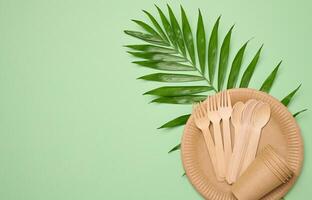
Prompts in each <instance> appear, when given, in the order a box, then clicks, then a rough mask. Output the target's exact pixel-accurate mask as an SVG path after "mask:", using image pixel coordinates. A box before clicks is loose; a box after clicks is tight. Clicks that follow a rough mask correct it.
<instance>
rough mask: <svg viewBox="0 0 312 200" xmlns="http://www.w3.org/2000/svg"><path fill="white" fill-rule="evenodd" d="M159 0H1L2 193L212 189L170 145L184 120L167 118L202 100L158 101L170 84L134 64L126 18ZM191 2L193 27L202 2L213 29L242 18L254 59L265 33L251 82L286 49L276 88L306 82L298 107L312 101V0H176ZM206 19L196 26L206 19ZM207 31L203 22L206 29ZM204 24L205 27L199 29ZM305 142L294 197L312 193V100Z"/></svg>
mask: <svg viewBox="0 0 312 200" xmlns="http://www.w3.org/2000/svg"><path fill="white" fill-rule="evenodd" d="M154 3H157V4H158V5H159V6H160V7H161V8H164V9H165V3H166V2H165V1H160V0H158V1H157V0H155V1H147V0H131V1H122V0H114V1H107V0H102V1H100V0H85V1H82V0H78V1H77V0H51V1H49V0H28V1H23V0H19V1H18V0H0V94H1V97H0V199H2V200H42V199H44V200H56V199H57V200H86V199H92V200H96V199H149V200H150V199H155V200H156V199H157V200H158V199H188V200H189V199H201V197H200V196H199V195H198V194H197V193H196V192H195V190H194V189H193V188H192V187H191V185H190V184H189V182H188V181H187V179H186V177H181V175H182V173H183V169H182V165H181V161H180V155H179V153H178V152H174V153H172V154H167V151H168V150H169V149H170V148H172V147H173V146H174V145H176V144H177V143H178V142H179V140H180V137H181V132H182V127H180V128H176V129H174V130H170V131H169V130H157V129H156V128H157V127H158V126H160V125H161V124H163V123H164V122H166V121H168V120H170V119H172V118H174V117H176V116H179V115H181V114H186V113H188V112H190V109H191V108H190V106H180V105H156V104H148V101H150V100H151V98H150V97H146V96H142V95H141V94H142V93H144V92H145V91H147V90H149V89H151V88H153V87H155V86H158V85H160V84H157V83H145V82H143V81H138V80H135V79H136V78H137V77H138V76H141V75H144V74H146V73H148V72H150V71H149V70H147V69H141V68H139V67H137V66H135V65H133V64H131V61H133V58H132V57H131V56H129V55H127V54H126V53H125V48H124V47H122V46H123V45H125V44H130V43H139V42H138V41H137V40H135V39H132V38H130V37H128V36H126V35H125V34H124V33H123V30H124V29H136V30H137V29H138V27H137V26H136V25H134V24H133V23H131V21H130V19H132V18H138V19H146V17H145V16H144V14H143V13H142V12H141V9H147V10H149V11H151V12H152V13H153V14H156V12H155V8H154V6H153V4H154ZM168 3H170V5H172V7H173V9H174V10H175V12H176V13H177V12H178V11H179V4H182V5H183V6H184V8H185V10H186V12H187V14H188V16H189V20H190V23H191V24H192V26H193V28H195V25H196V18H197V8H201V10H202V13H203V16H204V20H205V25H206V31H208V32H209V33H210V31H211V28H212V25H213V23H214V21H215V20H216V18H217V17H218V16H219V15H220V14H222V19H221V24H220V35H221V38H223V37H224V35H225V33H226V31H227V30H228V28H229V27H230V26H231V25H232V24H234V23H235V24H236V26H235V29H234V33H233V37H232V38H233V40H232V41H233V43H232V45H231V48H232V50H233V51H232V55H231V58H233V53H234V52H236V51H237V49H238V48H239V46H241V45H242V44H243V42H245V41H246V40H248V39H250V38H252V37H254V39H252V41H251V42H250V44H249V45H248V47H247V54H246V57H245V58H246V59H245V60H244V67H246V64H247V63H248V61H250V59H251V56H252V55H253V54H254V53H255V52H256V50H257V48H258V47H259V46H260V45H261V44H262V43H264V49H263V54H262V56H261V60H260V63H259V65H258V68H257V69H256V75H255V79H254V80H253V81H252V84H251V86H252V87H255V88H258V87H259V86H260V84H261V82H262V81H263V80H264V78H265V77H266V76H267V75H268V73H269V72H270V71H271V70H272V68H273V67H274V66H275V65H276V64H277V63H278V61H279V60H280V59H282V60H283V64H282V67H281V69H280V71H279V74H278V79H277V81H276V82H275V85H274V87H273V89H272V94H273V95H274V96H275V97H277V98H282V97H284V96H285V95H286V94H288V93H289V92H290V91H291V90H292V89H294V88H295V87H297V86H298V85H299V84H300V83H302V84H303V86H302V88H301V89H300V91H299V93H298V94H297V95H296V97H295V101H294V102H293V103H292V104H291V105H290V110H291V111H292V112H296V111H298V110H300V109H302V108H310V107H311V104H310V102H311V97H312V96H311V91H312V80H311V72H312V71H311V46H312V40H311V30H312V28H311V27H312V22H311V10H312V3H310V1H308V0H302V1H290V0H286V1H285V0H275V1H271V0H263V1H249V0H236V1H226V0H219V1H211V0H206V1H199V0H192V1H190V0H189V1H168ZM194 30H195V29H194ZM194 32H195V31H194ZM194 32H193V33H194ZM297 120H298V121H299V124H300V126H301V129H302V135H303V138H304V143H305V162H304V168H303V172H302V175H301V177H300V178H299V180H298V182H297V184H296V185H295V187H294V188H293V189H292V190H291V192H290V193H289V194H288V195H287V197H286V199H289V200H291V199H293V200H298V199H307V198H308V197H309V196H310V195H312V191H311V189H310V183H311V178H312V176H311V174H312V173H311V168H312V160H311V153H312V143H311V141H312V136H311V133H310V130H309V128H310V127H311V124H310V125H309V122H310V123H311V114H310V112H306V113H304V114H302V115H301V116H299V117H298V118H297Z"/></svg>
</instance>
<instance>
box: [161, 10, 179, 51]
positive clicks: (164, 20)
mask: <svg viewBox="0 0 312 200" xmlns="http://www.w3.org/2000/svg"><path fill="white" fill-rule="evenodd" d="M156 8H157V10H158V13H159V16H160V19H161V22H162V24H163V26H164V28H165V31H166V33H167V35H168V37H169V40H170V41H171V43H172V45H173V46H174V47H175V48H177V41H176V37H175V35H174V32H173V30H172V27H171V25H170V23H169V20H168V19H167V17H166V16H165V14H164V13H163V11H162V10H161V9H160V8H159V7H158V6H156Z"/></svg>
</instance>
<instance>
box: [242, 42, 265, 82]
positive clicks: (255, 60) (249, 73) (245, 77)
mask: <svg viewBox="0 0 312 200" xmlns="http://www.w3.org/2000/svg"><path fill="white" fill-rule="evenodd" d="M262 47H263V45H261V47H260V48H259V50H258V51H257V53H256V55H255V56H254V58H253V59H252V61H251V62H250V64H249V65H248V67H247V68H246V70H245V72H244V74H243V76H242V79H241V82H240V85H239V87H240V88H247V87H248V85H249V82H250V80H251V77H252V75H253V74H254V71H255V68H256V66H257V63H258V60H259V57H260V53H261V50H262Z"/></svg>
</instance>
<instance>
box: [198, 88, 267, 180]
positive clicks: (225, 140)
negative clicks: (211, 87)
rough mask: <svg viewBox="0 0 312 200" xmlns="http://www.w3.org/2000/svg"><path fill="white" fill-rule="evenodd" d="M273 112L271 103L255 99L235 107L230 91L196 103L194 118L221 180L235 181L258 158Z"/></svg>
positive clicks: (238, 103) (237, 104)
mask: <svg viewBox="0 0 312 200" xmlns="http://www.w3.org/2000/svg"><path fill="white" fill-rule="evenodd" d="M270 112H271V111H270V106H269V105H268V104H266V103H263V102H261V101H257V100H255V99H250V100H248V101H247V102H246V103H245V104H244V103H243V102H237V103H236V104H235V105H234V106H232V103H231V96H230V93H229V91H223V92H220V93H219V94H217V95H214V96H209V97H208V98H207V100H206V101H205V102H200V103H198V104H196V105H195V107H194V111H193V116H194V121H195V124H196V126H197V127H198V128H199V129H200V130H201V132H202V133H203V136H204V139H205V143H206V146H207V150H208V153H209V156H210V159H211V163H212V165H213V168H214V171H215V174H216V177H217V180H218V181H224V180H226V181H227V182H228V183H229V184H232V183H234V182H235V181H236V180H237V178H238V176H239V175H240V174H241V173H242V172H243V171H244V170H245V169H246V168H247V167H248V166H249V165H250V164H251V162H252V161H253V160H254V159H255V157H256V153H257V149H258V143H259V140H260V136H261V131H262V128H263V127H264V126H265V125H266V124H267V123H268V121H269V119H270ZM221 122H222V131H221V127H220V126H221ZM231 124H232V125H233V127H234V135H233V136H232V133H231V128H230V127H231ZM210 126H212V130H213V133H211V132H210ZM212 134H213V135H212ZM212 136H213V137H212Z"/></svg>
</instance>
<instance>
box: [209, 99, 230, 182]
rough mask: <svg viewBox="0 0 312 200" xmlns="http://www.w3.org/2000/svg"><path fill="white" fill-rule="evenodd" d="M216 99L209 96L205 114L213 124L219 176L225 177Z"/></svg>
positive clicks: (219, 119)
mask: <svg viewBox="0 0 312 200" xmlns="http://www.w3.org/2000/svg"><path fill="white" fill-rule="evenodd" d="M217 101H218V99H217V96H216V95H215V96H211V97H209V99H208V103H207V114H208V118H209V119H210V121H211V122H212V124H213V136H214V140H215V149H216V156H217V167H218V171H219V173H220V176H221V178H223V179H224V178H225V175H226V171H225V157H224V150H223V140H222V135H221V130H220V121H221V117H220V114H219V112H218V107H217V105H218V102H217Z"/></svg>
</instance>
